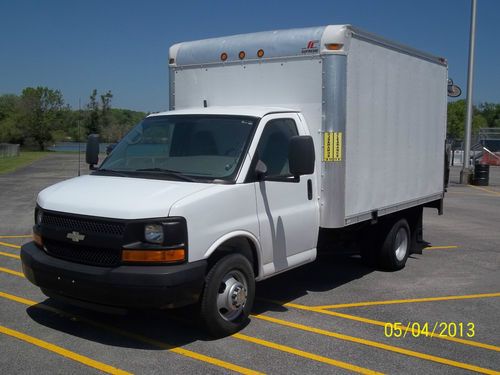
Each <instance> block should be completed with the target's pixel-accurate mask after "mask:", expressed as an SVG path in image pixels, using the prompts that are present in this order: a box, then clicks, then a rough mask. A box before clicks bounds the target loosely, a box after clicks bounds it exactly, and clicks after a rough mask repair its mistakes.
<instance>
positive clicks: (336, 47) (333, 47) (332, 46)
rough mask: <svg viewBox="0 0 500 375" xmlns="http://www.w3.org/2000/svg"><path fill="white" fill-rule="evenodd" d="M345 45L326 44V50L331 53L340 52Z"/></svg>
mask: <svg viewBox="0 0 500 375" xmlns="http://www.w3.org/2000/svg"><path fill="white" fill-rule="evenodd" d="M342 47H344V45H343V44H342V43H326V44H325V48H326V49H327V50H329V51H338V50H340V49H342Z"/></svg>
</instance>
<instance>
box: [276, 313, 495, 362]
mask: <svg viewBox="0 0 500 375" xmlns="http://www.w3.org/2000/svg"><path fill="white" fill-rule="evenodd" d="M283 306H287V307H293V308H295V309H301V310H307V311H313V312H317V313H319V314H325V315H331V316H336V317H339V318H343V319H348V320H354V321H357V322H362V323H367V324H372V325H376V326H380V327H385V325H386V324H387V323H388V322H381V321H380V320H373V319H368V318H362V317H360V316H356V315H350V314H344V313H340V312H337V311H331V310H324V309H320V308H317V307H316V308H315V307H309V306H303V305H297V304H294V303H287V304H285V305H283ZM402 330H403V331H404V332H411V333H413V334H415V335H421V336H426V337H430V338H434V339H440V340H446V341H452V342H457V343H459V344H463V345H469V346H475V347H478V348H482V349H488V350H494V351H496V352H500V347H498V346H495V345H491V344H484V343H482V342H478V341H472V340H466V339H461V338H458V337H451V336H444V335H443V336H441V335H434V336H432V335H431V334H430V333H429V332H425V331H421V330H419V329H416V328H412V327H410V328H407V327H402Z"/></svg>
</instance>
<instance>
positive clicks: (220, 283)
mask: <svg viewBox="0 0 500 375" xmlns="http://www.w3.org/2000/svg"><path fill="white" fill-rule="evenodd" d="M254 296H255V277H254V273H253V269H252V265H251V264H250V262H249V261H248V259H247V258H245V257H244V256H243V255H241V254H231V255H227V256H225V257H223V258H221V259H220V260H219V261H218V262H217V263H215V265H214V266H213V267H212V268H211V269H210V271H209V272H208V274H207V277H206V279H205V288H204V290H203V295H202V297H201V306H200V307H201V309H200V313H201V319H202V321H203V323H204V325H205V328H206V330H207V331H208V333H209V334H211V335H212V336H214V337H224V336H227V335H231V334H233V333H235V332H237V331H239V330H241V329H242V328H243V327H244V326H245V325H246V323H247V322H248V316H249V315H250V311H251V309H252V305H253V301H254Z"/></svg>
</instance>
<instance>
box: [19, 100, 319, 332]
mask: <svg viewBox="0 0 500 375" xmlns="http://www.w3.org/2000/svg"><path fill="white" fill-rule="evenodd" d="M314 159H315V154H314V146H313V142H312V139H311V137H310V135H309V132H308V127H307V124H306V123H305V120H304V118H303V116H301V114H300V113H298V112H296V111H293V110H288V109H283V108H257V107H256V108H250V107H249V108H243V107H241V108H201V109H192V110H182V111H170V112H164V113H158V114H154V115H150V116H148V117H146V118H145V119H144V120H143V121H142V122H141V123H140V124H138V125H137V126H136V127H135V128H133V129H132V130H131V131H130V132H129V133H128V134H127V135H126V136H125V137H124V138H123V139H122V140H121V142H120V143H119V144H118V145H117V146H116V147H115V148H114V150H113V152H112V153H111V154H110V155H109V156H108V157H107V158H106V159H105V160H104V161H103V163H102V164H101V165H100V166H99V167H98V168H96V169H95V170H94V171H93V172H92V173H91V174H90V175H88V176H82V177H77V178H74V179H71V180H68V181H64V182H61V183H58V184H56V185H53V186H51V187H49V188H47V189H45V190H44V191H42V192H41V193H40V194H39V196H38V199H37V208H36V213H35V219H36V224H35V226H34V233H35V239H36V240H35V242H33V243H30V244H28V245H26V246H24V247H23V251H22V259H23V269H24V272H25V274H26V276H27V277H28V279H29V280H30V281H32V282H33V283H34V284H36V285H38V286H40V287H41V288H42V290H43V291H44V292H45V293H46V294H47V295H48V296H52V297H55V298H63V299H66V300H69V301H70V302H73V303H77V304H78V303H79V304H81V305H84V306H87V305H88V306H90V305H91V304H92V305H93V306H91V307H94V308H95V307H99V305H101V307H102V309H107V310H110V309H111V310H113V309H119V308H168V307H177V306H182V305H186V304H189V303H193V302H196V301H198V300H200V298H201V308H202V311H203V312H202V316H203V317H204V320H205V321H206V323H207V327H212V330H213V333H214V334H215V335H218V334H221V333H222V334H225V333H229V332H233V331H234V330H235V329H237V327H239V326H240V325H241V324H242V321H243V320H244V318H246V316H248V313H249V311H248V309H249V308H250V307H251V305H252V302H253V298H254V290H255V281H258V280H263V279H265V278H267V277H269V276H271V275H274V274H277V273H279V272H283V271H286V270H288V269H290V268H293V267H296V266H299V265H301V264H304V263H307V262H310V261H312V260H314V259H315V257H316V242H317V238H318V228H319V205H318V194H317V187H316V183H315V176H314V161H315V160H314Z"/></svg>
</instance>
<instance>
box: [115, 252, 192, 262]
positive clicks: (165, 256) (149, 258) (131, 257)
mask: <svg viewBox="0 0 500 375" xmlns="http://www.w3.org/2000/svg"><path fill="white" fill-rule="evenodd" d="M185 259H186V252H185V250H184V249H173V250H123V251H122V260H123V261H124V262H160V263H169V262H179V261H183V260H185Z"/></svg>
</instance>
